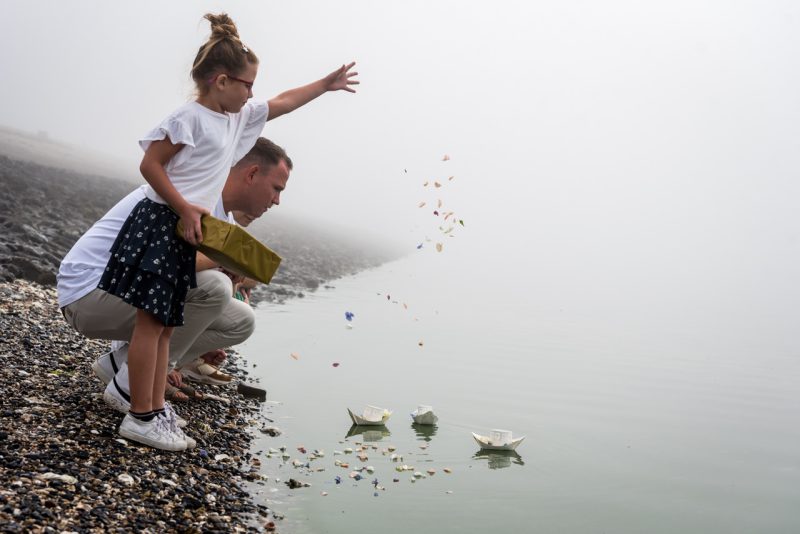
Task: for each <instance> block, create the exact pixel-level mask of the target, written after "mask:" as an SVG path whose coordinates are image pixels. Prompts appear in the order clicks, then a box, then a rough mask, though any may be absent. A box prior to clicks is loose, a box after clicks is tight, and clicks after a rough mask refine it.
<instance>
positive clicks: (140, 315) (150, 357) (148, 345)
mask: <svg viewBox="0 0 800 534" xmlns="http://www.w3.org/2000/svg"><path fill="white" fill-rule="evenodd" d="M163 331H164V325H163V324H161V322H160V321H159V320H158V319H156V318H155V317H154V316H153V315H151V314H150V313H148V312H146V311H144V310H139V309H137V310H136V324H135V325H134V327H133V335H132V336H131V344H130V347H129V349H128V375H129V378H130V388H131V411H132V412H136V413H146V412H150V411H152V410H153V380H154V379H155V372H156V369H157V367H154V364H155V363H156V359H157V354H158V343H159V339H160V336H161V334H162V332H163ZM163 396H164V391H163V389H162V391H161V403H162V405H163V403H164V398H163Z"/></svg>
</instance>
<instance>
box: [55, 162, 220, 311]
mask: <svg viewBox="0 0 800 534" xmlns="http://www.w3.org/2000/svg"><path fill="white" fill-rule="evenodd" d="M228 171H230V169H228ZM226 176H227V175H226ZM147 187H148V186H146V185H143V186H141V187H139V188H137V189H135V190H134V191H133V192H131V193H129V194H128V196H126V197H125V198H123V199H122V200H120V201H119V202H117V204H116V205H115V206H114V207H113V208H111V209H110V210H109V211H108V213H106V214H105V215H103V217H102V218H101V219H100V220H99V221H97V222H96V223H94V225H92V227H91V228H89V230H87V231H86V233H85V234H83V235H82V236H81V237H80V239H78V240H77V241H76V242H75V244H74V245H72V248H71V249H70V251H69V252H67V255H66V256H64V259H63V260H61V266H60V267H59V268H58V275H57V276H56V280H57V283H56V289H57V290H58V307H59V308H63V307H64V306H69V305H70V304H72V303H73V302H75V301H76V300H78V299H80V298H81V297H84V296H86V295H87V294H88V293H90V292H91V291H92V290H93V289H95V288H96V287H97V284H99V283H100V278H101V277H102V276H103V271H105V268H106V265H108V260H109V258H111V252H110V249H111V245H113V244H114V241H115V240H116V239H117V235H119V231H120V229H121V228H122V225H123V224H124V223H125V220H126V219H127V218H128V215H130V213H131V211H133V208H134V207H135V206H136V204H138V203H139V201H141V200H142V199H144V198H145V191H146V189H147ZM211 214H212V215H213V216H214V217H217V218H218V219H222V220H227V221H228V222H230V223H232V224H233V223H235V221H234V219H233V213H230V214H227V215H226V214H225V209H224V208H223V206H222V198H221V197H217V203H216V205H215V206H214V209H213V210H212V212H211Z"/></svg>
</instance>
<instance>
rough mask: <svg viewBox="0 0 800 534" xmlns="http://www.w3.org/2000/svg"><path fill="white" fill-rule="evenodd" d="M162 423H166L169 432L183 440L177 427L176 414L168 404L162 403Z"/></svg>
mask: <svg viewBox="0 0 800 534" xmlns="http://www.w3.org/2000/svg"><path fill="white" fill-rule="evenodd" d="M164 421H165V422H166V423H167V425H168V428H169V431H170V432H172V433H173V434H175V435H176V436H177V437H178V438H180V439H183V430H181V427H179V426H178V417H177V414H176V413H175V410H173V409H172V406H170V405H169V404H168V403H164Z"/></svg>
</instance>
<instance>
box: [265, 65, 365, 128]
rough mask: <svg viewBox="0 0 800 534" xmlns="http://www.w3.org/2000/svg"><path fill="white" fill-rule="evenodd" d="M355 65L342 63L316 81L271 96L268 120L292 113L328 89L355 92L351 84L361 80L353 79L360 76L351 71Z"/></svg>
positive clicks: (356, 83)
mask: <svg viewBox="0 0 800 534" xmlns="http://www.w3.org/2000/svg"><path fill="white" fill-rule="evenodd" d="M354 65H355V62H352V63H350V64H348V65H342V66H341V67H340V68H338V69H336V70H335V71H333V72H331V73H330V74H328V75H327V76H325V77H324V78H322V79H320V80H317V81H316V82H313V83H310V84H308V85H304V86H302V87H296V88H294V89H289V90H288V91H284V92H283V93H281V94H279V95H278V96H276V97H273V98H271V99H270V100H269V102H268V104H269V116H267V120H268V121H271V120H272V119H275V118H277V117H280V116H281V115H286V114H287V113H291V112H292V111H294V110H296V109H297V108H299V107H301V106H304V105H306V104H308V103H309V102H311V101H312V100H314V99H315V98H317V97H319V96H321V95H323V94H325V93H327V92H328V91H339V90H343V91H347V92H349V93H355V92H356V91H355V89H353V88H352V87H350V86H351V85H358V84H359V83H361V82H359V81H358V80H352V79H351V78H352V77H353V76H358V73H357V72H350V69H352V68H353V66H354Z"/></svg>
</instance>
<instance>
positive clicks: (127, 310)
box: [57, 137, 292, 412]
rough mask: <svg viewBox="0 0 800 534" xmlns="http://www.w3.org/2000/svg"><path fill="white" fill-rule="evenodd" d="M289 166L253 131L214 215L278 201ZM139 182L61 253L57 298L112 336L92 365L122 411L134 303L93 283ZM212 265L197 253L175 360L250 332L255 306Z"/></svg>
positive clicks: (86, 329)
mask: <svg viewBox="0 0 800 534" xmlns="http://www.w3.org/2000/svg"><path fill="white" fill-rule="evenodd" d="M291 169H292V160H291V159H289V156H287V155H286V152H285V151H284V150H283V149H282V148H281V147H279V146H278V145H276V144H274V143H272V142H271V141H269V140H267V139H264V138H263V137H261V138H259V139H258V140H257V141H256V144H255V146H254V147H253V148H252V149H251V150H250V152H248V153H247V155H245V156H244V157H243V158H242V159H241V160H239V162H237V163H236V165H234V166H233V167H232V168H231V171H230V174H229V175H228V180H227V182H226V183H225V187H224V188H223V190H222V197H221V198H220V202H219V203H218V205H217V207H216V209H215V210H214V213H213V215H214V216H215V217H218V218H221V219H225V220H228V221H229V222H233V218H232V216H229V215H226V214H227V213H230V212H232V211H233V210H236V211H240V212H243V213H244V214H245V215H246V217H247V218H248V219H255V218H257V217H260V216H261V215H263V214H264V213H265V212H266V211H267V210H268V209H269V208H270V207H272V206H273V205H278V204H279V203H280V194H281V192H282V191H283V190H284V189H285V188H286V182H287V180H288V179H289V172H290V171H291ZM144 187H145V186H142V187H139V188H138V189H136V190H135V191H133V192H132V193H130V194H129V195H128V196H126V197H125V198H123V199H122V200H120V201H119V202H118V203H117V204H116V205H115V206H114V207H113V208H111V210H109V211H108V213H106V214H105V215H104V216H103V217H102V218H101V219H100V220H99V221H97V222H96V223H95V224H94V225H93V226H92V227H91V228H90V229H89V230H88V231H87V232H86V233H85V234H84V235H82V236H81V238H80V239H78V241H77V242H76V243H75V245H73V247H72V249H71V250H70V251H69V252H68V253H67V255H66V256H65V257H64V259H63V260H62V262H61V266H60V268H59V271H58V277H57V281H58V283H57V289H58V305H59V307H60V308H61V310H62V312H63V314H64V317H65V318H66V320H67V322H68V323H69V324H70V325H71V326H72V327H73V328H75V330H77V331H78V332H80V333H81V334H83V335H85V336H86V337H89V338H99V339H108V340H117V341H118V342H117V343H115V344H114V345H113V346H112V349H114V350H112V351H111V352H109V353H108V354H104V355H103V356H101V357H100V358H98V359H97V361H95V362H94V364H93V365H92V369H93V370H94V371H95V373H96V374H97V376H98V378H100V379H101V380H102V381H103V382H104V383H106V384H107V387H106V391H105V393H104V394H103V398H104V399H105V400H106V402H107V403H108V404H109V405H111V406H112V407H114V408H116V409H118V410H120V411H123V412H127V410H128V408H129V406H130V396H129V392H130V390H129V386H128V378H127V364H126V362H127V347H128V345H127V343H120V342H119V341H122V342H126V341H128V340H130V337H131V334H132V332H133V326H134V320H135V317H136V310H135V308H134V307H132V306H131V305H129V304H127V303H125V302H124V301H122V300H121V299H120V298H118V297H116V296H113V295H111V294H109V293H107V292H105V291H102V290H100V289H97V284H98V282H99V280H100V277H101V276H102V273H103V271H104V270H105V267H106V264H107V263H108V259H109V257H110V255H111V253H110V252H109V250H110V249H111V245H112V244H113V243H114V240H115V239H116V237H117V234H118V233H119V230H120V228H121V227H122V224H123V223H124V222H125V219H126V218H127V217H128V215H129V214H130V212H131V210H132V209H133V207H134V206H135V205H136V204H137V203H138V202H139V201H140V200H141V199H142V198H144ZM217 267H218V265H216V264H215V263H214V262H213V261H212V260H210V259H209V258H207V257H205V256H203V255H202V254H200V253H198V257H197V287H196V288H194V289H191V290H189V293H188V295H187V296H186V305H185V311H184V325H183V326H182V327H179V328H176V329H175V332H174V333H173V335H172V338H171V340H170V365H171V366H173V367H174V366H178V367H181V366H182V365H185V364H189V363H190V362H194V361H195V360H197V359H198V357H199V356H201V355H205V354H208V355H211V357H212V358H213V359H214V360H213V362H214V363H219V361H220V354H219V352H220V349H222V348H224V347H228V346H231V345H236V344H239V343H241V342H242V341H244V340H246V339H247V338H248V337H250V334H252V333H253V328H254V321H255V316H254V315H253V310H252V309H251V308H250V306H249V305H247V304H246V303H244V302H241V301H239V300H236V299H234V298H232V295H233V288H232V285H231V279H230V278H229V277H228V276H227V275H226V274H224V273H223V272H221V271H219V270H217ZM209 363H212V362H209ZM206 365H207V364H206ZM190 367H192V368H193V369H194V371H195V372H198V370H197V369H198V367H199V368H200V369H199V370H200V371H202V372H206V373H207V374H208V373H209V370H208V369H207V368H204V365H203V364H202V363H200V364H199V365H197V364H196V363H195V364H192V365H190ZM209 367H210V366H209ZM212 369H213V367H212ZM210 373H213V371H210ZM224 376H227V375H223V374H221V373H220V376H219V378H220V379H222V381H223V382H222V383H224V378H223V377H224ZM212 378H213V376H212ZM173 383H174V379H173Z"/></svg>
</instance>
